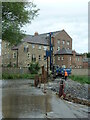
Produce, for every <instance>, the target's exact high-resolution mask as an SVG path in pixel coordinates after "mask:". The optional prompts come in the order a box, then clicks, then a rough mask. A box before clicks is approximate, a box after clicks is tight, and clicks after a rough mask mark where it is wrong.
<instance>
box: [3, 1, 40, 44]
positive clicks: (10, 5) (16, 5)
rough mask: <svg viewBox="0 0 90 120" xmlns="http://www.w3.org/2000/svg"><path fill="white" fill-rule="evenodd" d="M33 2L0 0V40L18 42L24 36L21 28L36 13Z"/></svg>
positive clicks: (29, 21)
mask: <svg viewBox="0 0 90 120" xmlns="http://www.w3.org/2000/svg"><path fill="white" fill-rule="evenodd" d="M38 11H39V9H37V8H36V5H35V4H34V3H33V2H2V40H5V41H8V42H10V43H11V44H18V43H19V42H20V41H21V39H22V38H23V37H24V36H25V34H24V32H25V31H22V30H21V28H22V27H23V26H24V25H25V24H26V23H31V21H32V20H33V19H34V18H35V17H36V16H37V15H38Z"/></svg>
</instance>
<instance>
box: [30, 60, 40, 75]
mask: <svg viewBox="0 0 90 120" xmlns="http://www.w3.org/2000/svg"><path fill="white" fill-rule="evenodd" d="M29 70H30V73H31V74H37V73H38V72H39V70H40V66H39V63H38V62H32V63H30V67H29Z"/></svg>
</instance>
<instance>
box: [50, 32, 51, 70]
mask: <svg viewBox="0 0 90 120" xmlns="http://www.w3.org/2000/svg"><path fill="white" fill-rule="evenodd" d="M50 53H51V33H50ZM50 70H51V55H50Z"/></svg>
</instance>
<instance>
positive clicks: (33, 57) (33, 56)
mask: <svg viewBox="0 0 90 120" xmlns="http://www.w3.org/2000/svg"><path fill="white" fill-rule="evenodd" d="M32 61H33V62H35V61H36V57H35V55H34V54H33V55H32Z"/></svg>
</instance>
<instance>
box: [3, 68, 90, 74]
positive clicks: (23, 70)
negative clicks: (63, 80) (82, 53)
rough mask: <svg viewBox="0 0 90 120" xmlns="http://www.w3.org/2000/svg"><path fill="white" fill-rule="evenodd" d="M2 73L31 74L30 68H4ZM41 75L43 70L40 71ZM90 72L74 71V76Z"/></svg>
mask: <svg viewBox="0 0 90 120" xmlns="http://www.w3.org/2000/svg"><path fill="white" fill-rule="evenodd" d="M2 73H9V74H23V73H27V74H29V73H30V71H29V70H28V68H25V67H24V68H7V67H3V68H2ZM40 73H41V70H40ZM88 73H90V72H89V70H88V69H72V75H88Z"/></svg>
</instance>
